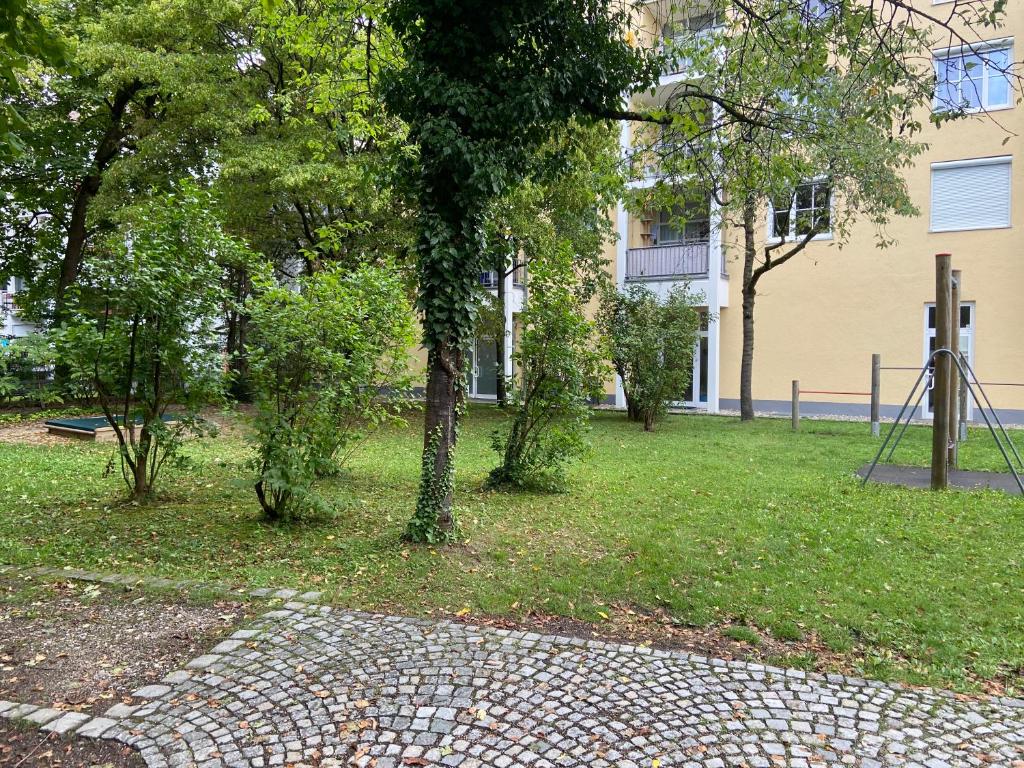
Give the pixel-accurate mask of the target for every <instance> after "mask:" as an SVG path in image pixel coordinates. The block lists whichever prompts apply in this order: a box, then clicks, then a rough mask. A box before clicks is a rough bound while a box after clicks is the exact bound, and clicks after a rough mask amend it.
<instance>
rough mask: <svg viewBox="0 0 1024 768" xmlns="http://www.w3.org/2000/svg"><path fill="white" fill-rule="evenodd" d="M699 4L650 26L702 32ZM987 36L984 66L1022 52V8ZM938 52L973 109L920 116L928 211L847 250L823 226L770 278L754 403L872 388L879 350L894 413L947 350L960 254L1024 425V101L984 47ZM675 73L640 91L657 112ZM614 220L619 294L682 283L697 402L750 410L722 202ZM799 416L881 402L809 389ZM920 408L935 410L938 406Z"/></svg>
mask: <svg viewBox="0 0 1024 768" xmlns="http://www.w3.org/2000/svg"><path fill="white" fill-rule="evenodd" d="M951 4H952V3H951V2H950V5H951ZM935 5H936V6H937V7H941V5H943V3H941V2H936V3H935ZM928 6H929V9H930V8H931V6H932V3H931V2H929V3H928ZM695 7H696V8H697V10H694V11H691V12H690V14H687V13H686V11H685V10H680V9H679V6H678V4H669V3H668V2H666V1H665V0H656V1H655V2H651V3H648V4H647V13H649V14H650V17H649V18H648V19H646V25H647V27H648V28H649V29H653V30H655V32H654V35H655V36H661V37H662V39H664V38H667V37H670V36H671V35H675V34H700V33H701V31H702V30H704V29H708V28H709V27H712V26H713V25H714V24H715V20H714V18H713V17H711V16H709V15H708V14H707V13H706V11H703V10H701V9H700V6H699V4H698V5H697V6H695ZM684 8H685V6H684ZM986 34H987V35H988V37H987V39H985V40H984V41H983V42H982V43H981V44H980V45H979V46H974V47H975V48H976V49H980V48H984V50H985V57H984V59H987V60H989V61H1005V62H1007V63H1011V62H1013V61H1015V60H1016V59H1018V58H1019V52H1018V50H1017V49H1016V47H1015V41H1016V40H1018V39H1019V38H1020V36H1021V35H1022V34H1024V2H1022V0H1010V3H1009V5H1008V7H1007V13H1006V23H1005V26H1004V27H1002V28H1000V29H987V30H986ZM933 56H934V62H935V66H936V69H937V72H938V73H939V75H940V78H939V79H940V83H941V91H942V92H941V93H940V94H938V95H937V97H936V102H935V105H934V108H935V109H941V108H943V103H944V102H947V103H948V102H955V103H963V104H966V105H967V106H968V111H971V112H975V113H976V114H974V115H972V116H968V117H965V118H963V119H959V120H956V121H951V122H946V123H945V124H943V125H942V126H941V127H936V126H935V125H933V124H930V123H929V121H928V119H927V118H928V115H921V122H922V124H923V125H925V126H926V127H925V129H924V134H923V135H922V136H921V140H922V141H923V142H925V143H926V144H928V145H929V147H928V150H927V151H926V152H925V153H924V154H922V155H920V156H919V157H918V158H917V161H916V163H915V165H914V166H913V167H912V168H911V169H909V170H908V171H907V173H906V181H907V186H908V189H909V192H910V195H911V198H912V200H913V202H914V204H915V205H916V206H917V208H918V209H919V210H920V212H921V215H920V216H918V217H914V218H895V219H893V220H892V221H891V223H890V224H889V226H888V227H887V229H886V232H887V235H889V236H890V237H891V238H892V239H894V240H895V242H896V244H895V245H893V246H891V247H889V248H886V249H879V248H878V247H877V246H876V240H875V230H874V228H873V227H872V225H870V224H869V223H868V222H865V223H864V224H863V225H860V224H858V225H855V226H854V228H853V230H852V233H851V235H850V237H849V238H848V239H847V240H846V242H845V243H844V244H843V247H842V248H841V249H840V248H839V247H838V246H839V243H838V242H837V241H836V240H834V239H833V238H832V236H831V234H830V233H827V232H826V233H824V234H823V235H821V236H819V237H816V238H815V239H814V240H813V241H812V242H811V243H809V244H808V246H807V248H806V249H805V250H804V252H802V253H801V254H799V255H798V256H796V257H795V258H794V259H793V260H792V261H790V262H789V263H787V264H786V265H785V266H783V267H780V268H779V269H777V270H773V271H771V272H769V273H768V274H766V275H765V276H764V277H763V278H762V279H761V281H760V282H759V284H758V294H757V304H756V314H755V358H754V376H753V393H754V400H755V408H756V409H757V410H760V411H766V412H788V410H789V404H790V397H791V386H792V384H791V382H792V381H793V380H794V379H798V380H799V381H800V382H801V388H803V389H805V390H817V391H823V392H826V391H827V392H835V393H867V392H868V391H869V389H870V381H871V378H870V376H871V356H872V354H874V353H878V354H880V355H881V359H882V365H883V367H884V368H885V369H886V370H884V371H883V374H882V382H881V397H882V403H883V416H893V415H895V413H896V412H897V411H898V409H899V406H900V405H902V403H903V401H904V399H905V398H906V396H907V395H908V393H909V391H910V388H911V386H912V385H913V383H914V380H915V378H916V376H917V373H918V371H919V370H920V368H921V366H922V365H923V364H924V362H925V360H926V359H927V356H928V353H929V351H930V345H934V334H935V327H934V309H933V302H934V294H935V271H934V269H935V260H934V255H935V254H936V253H942V252H947V253H951V254H952V255H953V264H954V268H955V269H959V270H961V271H962V291H961V296H962V300H963V302H964V307H963V310H962V312H961V347H962V349H964V350H965V351H966V354H967V356H968V358H969V360H970V362H971V364H972V366H973V367H974V369H975V370H976V371H977V375H978V378H979V380H980V381H982V382H984V383H988V384H989V385H990V386H988V387H986V391H987V392H988V394H989V396H990V397H991V399H992V402H993V404H994V406H995V407H996V409H997V410H998V411H1000V413H1001V415H1003V416H1004V417H1006V418H1007V419H1009V420H1010V421H1013V422H1015V423H1024V333H1022V332H1024V301H1022V299H1021V288H1022V287H1024V238H1022V237H1021V229H1022V228H1024V157H1022V148H1024V105H1021V104H1018V103H1016V102H1017V99H1018V98H1019V95H1020V94H1019V93H1017V92H1015V90H1014V88H1013V87H1012V84H1011V83H1010V81H1009V79H1008V78H1007V77H1006V76H1005V75H1004V74H1003V73H1000V72H999V71H997V70H995V69H993V68H990V67H988V66H986V65H985V64H984V61H983V60H981V59H978V57H977V56H975V55H974V52H972V51H970V50H967V51H965V50H961V49H958V48H953V49H949V48H946V49H936V50H935V51H933ZM972 58H973V59H975V60H976V61H973V62H972ZM671 69H672V70H674V71H668V72H666V73H664V74H663V76H662V77H661V81H660V83H659V86H658V88H657V89H656V90H655V92H654V94H653V95H651V94H644V95H643V97H641V98H643V99H646V100H647V103H648V104H649V103H650V101H651V100H653V101H654V102H655V103H656V102H657V101H658V100H659V99H664V98H666V97H667V95H668V94H669V93H670V92H671V91H672V89H673V88H674V87H676V86H677V85H678V83H680V82H682V81H685V80H686V78H687V73H686V71H685V70H686V62H675V64H674V65H673V66H672V67H671ZM634 131H635V127H634V126H630V125H628V124H624V125H623V126H622V139H621V145H622V152H623V155H624V157H627V158H628V157H630V156H631V155H633V154H634V153H635V152H636V151H637V147H636V142H635V139H634V136H633V134H634ZM638 166H639V170H635V171H634V178H633V180H632V182H631V184H632V185H633V186H634V187H642V186H644V185H650V184H654V183H655V182H656V180H657V175H658V174H657V169H656V168H649V167H647V166H645V165H644V164H643V163H639V164H638V163H635V162H634V163H633V167H634V169H637V167H638ZM794 205H795V206H797V207H798V208H801V209H808V210H812V209H820V208H822V207H823V206H829V205H830V200H829V199H828V192H827V190H826V189H825V188H824V187H823V186H819V185H816V184H815V183H814V182H813V181H811V180H808V183H807V184H805V185H801V186H800V187H799V188H798V190H797V191H796V195H795V202H794ZM798 212H799V211H798ZM790 213H791V214H792V212H790ZM616 217H617V228H618V233H619V239H618V242H617V244H616V245H615V246H613V247H610V248H609V252H608V257H609V260H610V262H611V263H612V264H613V265H614V266H613V268H614V275H615V279H616V281H617V283H618V284H619V285H620V286H625V285H629V284H631V283H634V282H642V283H644V284H645V285H647V286H648V287H650V288H651V289H652V290H654V291H655V292H658V293H663V292H665V291H667V290H669V289H671V288H672V287H673V286H674V285H678V284H680V283H681V282H684V281H685V282H688V283H689V284H690V286H691V288H692V289H693V290H695V291H697V292H700V293H701V294H702V295H703V297H704V310H705V312H706V315H705V317H706V318H707V322H706V324H705V328H704V329H703V330H702V332H701V337H700V340H699V343H698V346H697V348H696V349H695V351H694V385H693V386H692V387H691V391H690V392H689V393H688V395H687V402H686V405H687V406H690V407H693V408H699V409H703V410H706V411H708V412H711V413H716V412H719V411H723V410H735V409H738V407H739V382H740V361H741V350H742V317H741V306H742V294H741V291H742V281H741V280H740V277H741V273H742V260H741V258H742V253H741V246H742V233H741V232H738V231H732V230H731V229H730V228H727V227H725V228H723V227H722V226H721V225H720V221H719V220H718V217H717V216H716V211H715V207H714V205H713V204H712V203H711V202H710V201H709V203H708V205H707V206H705V207H704V208H703V209H700V207H698V208H697V209H695V210H692V211H687V215H686V225H685V227H677V226H673V224H672V220H673V217H672V216H671V214H670V212H667V211H649V212H645V213H644V214H642V215H639V216H637V215H633V214H631V213H630V212H629V211H628V210H627V208H626V206H625V205H620V206H619V209H618V211H617V214H616ZM676 218H678V217H676ZM795 219H796V215H795V214H792V215H782V216H779V217H778V218H776V217H773V216H772V215H771V212H770V211H766V212H765V213H764V222H763V227H762V228H761V230H762V231H763V233H764V235H763V236H764V238H769V237H771V236H772V234H773V232H772V228H773V226H776V225H778V226H785V225H786V224H787V223H789V222H793V221H794V220H795ZM896 369H904V370H896ZM914 369H917V370H916V371H915V370H914ZM611 397H614V401H615V404H616V405H619V406H624V405H625V401H624V398H623V394H622V389H621V387H616V388H615V391H614V395H612V392H611V387H609V398H610V399H611ZM801 408H802V410H803V412H804V413H809V414H815V413H817V414H830V415H836V416H867V415H868V409H869V399H868V397H867V396H866V394H833V395H825V394H808V395H805V396H804V398H803V402H802V405H801ZM972 410H973V409H972ZM917 415H918V416H920V417H922V418H927V417H929V416H930V403H929V398H927V397H926V398H925V399H924V401H923V402H922V403H921V406H920V412H919V413H918V414H917ZM972 415H973V413H972Z"/></svg>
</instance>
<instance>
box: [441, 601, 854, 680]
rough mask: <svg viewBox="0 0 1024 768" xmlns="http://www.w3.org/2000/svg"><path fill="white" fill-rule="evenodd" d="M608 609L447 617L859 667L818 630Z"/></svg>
mask: <svg viewBox="0 0 1024 768" xmlns="http://www.w3.org/2000/svg"><path fill="white" fill-rule="evenodd" d="M609 615H610V618H609V620H608V621H605V622H601V623H593V622H589V621H581V620H580V619H573V618H568V617H566V616H553V615H548V614H541V613H529V614H527V615H525V616H523V617H520V618H510V617H504V616H478V615H468V616H449V617H447V618H450V619H453V620H454V621H458V622H462V623H465V624H476V625H478V626H485V627H497V628H501V629H516V630H527V631H530V632H538V633H541V634H547V635H565V636H567V637H581V638H585V639H588V640H605V641H608V642H613V643H625V644H629V645H648V646H650V647H652V648H656V649H659V650H666V651H683V652H686V653H692V654H695V655H698V656H706V657H708V658H714V659H726V660H736V661H748V662H753V663H762V664H772V665H779V666H800V667H802V668H807V669H813V670H814V671H820V672H841V673H847V674H852V673H853V672H854V668H853V662H854V658H853V657H851V655H849V654H841V653H837V652H836V651H833V650H832V649H831V648H829V647H828V646H827V645H826V644H825V643H824V642H822V641H821V640H820V638H818V637H816V636H815V635H813V634H808V635H805V636H804V637H803V638H802V639H801V640H780V639H778V638H775V637H772V636H771V635H769V634H768V633H766V632H760V631H757V630H754V629H752V628H749V627H746V626H743V627H742V629H741V631H742V633H743V635H746V636H747V637H748V638H749V639H736V638H733V637H730V636H729V633H730V632H734V631H736V630H737V629H740V627H739V625H724V626H721V625H720V626H710V627H688V626H682V625H680V624H677V623H676V622H674V621H673V620H672V619H671V617H669V616H668V614H666V613H663V612H660V611H643V610H640V609H637V608H630V607H627V606H614V607H613V610H611V611H609Z"/></svg>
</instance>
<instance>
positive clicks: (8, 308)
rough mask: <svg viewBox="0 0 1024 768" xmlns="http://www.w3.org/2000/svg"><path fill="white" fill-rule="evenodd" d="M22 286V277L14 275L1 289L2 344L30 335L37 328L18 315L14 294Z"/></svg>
mask: <svg viewBox="0 0 1024 768" xmlns="http://www.w3.org/2000/svg"><path fill="white" fill-rule="evenodd" d="M22 288H23V283H22V280H21V278H17V277H12V278H10V279H9V280H8V281H7V284H6V285H4V286H3V290H2V291H0V344H6V343H7V342H9V341H11V340H12V339H16V338H19V337H21V336H28V335H29V334H30V333H33V332H34V331H35V330H36V327H35V326H34V325H32V324H31V323H27V322H25V321H24V320H23V319H22V318H20V317H19V316H18V310H17V306H16V305H15V301H14V296H15V294H16V293H18V291H20V290H22Z"/></svg>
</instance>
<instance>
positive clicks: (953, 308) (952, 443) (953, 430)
mask: <svg viewBox="0 0 1024 768" xmlns="http://www.w3.org/2000/svg"><path fill="white" fill-rule="evenodd" d="M949 348H950V350H952V352H953V358H952V359H951V360H950V363H949V430H948V439H947V443H948V445H949V447H948V448H947V449H946V451H947V457H946V458H947V463H948V465H949V466H950V467H952V468H953V469H956V468H957V463H958V461H959V456H958V453H959V451H958V450H957V446H958V443H959V437H960V434H959V433H960V369H959V368H958V367H957V365H956V363H955V362H954V361H957V360H959V359H960V270H959V269H954V270H953V276H952V280H951V285H950V300H949Z"/></svg>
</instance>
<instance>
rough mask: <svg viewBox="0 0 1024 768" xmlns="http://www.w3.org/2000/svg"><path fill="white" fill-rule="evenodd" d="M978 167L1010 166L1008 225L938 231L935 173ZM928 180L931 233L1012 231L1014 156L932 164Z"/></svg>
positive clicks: (1007, 199) (929, 229)
mask: <svg viewBox="0 0 1024 768" xmlns="http://www.w3.org/2000/svg"><path fill="white" fill-rule="evenodd" d="M978 165H1009V166H1010V188H1009V189H1008V190H1007V194H1006V221H1007V223H1006V224H996V225H994V226H982V227H956V228H955V229H950V228H943V229H936V228H935V225H934V224H933V220H934V214H933V212H932V206H933V205H934V204H935V202H934V201H935V171H937V170H939V171H942V170H950V169H954V168H970V167H972V166H978ZM929 173H930V174H931V175H930V177H929V179H928V195H929V198H928V231H929V232H930V233H931V232H976V231H979V230H982V229H1011V228H1012V227H1013V155H997V156H996V157H976V158H972V159H970V160H947V161H945V162H941V163H932V164H931V169H930V171H929Z"/></svg>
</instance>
